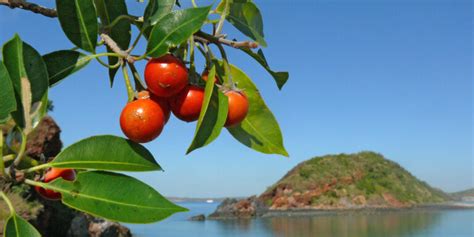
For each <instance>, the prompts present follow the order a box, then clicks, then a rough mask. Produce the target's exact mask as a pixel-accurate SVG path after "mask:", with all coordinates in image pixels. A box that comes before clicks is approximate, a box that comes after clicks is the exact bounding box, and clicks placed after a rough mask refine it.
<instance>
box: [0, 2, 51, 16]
mask: <svg viewBox="0 0 474 237" xmlns="http://www.w3.org/2000/svg"><path fill="white" fill-rule="evenodd" d="M0 5H3V6H7V7H10V8H12V9H13V8H20V9H23V10H26V11H31V12H34V13H37V14H41V15H43V16H47V17H51V18H55V17H58V12H57V11H56V9H52V8H47V7H43V6H40V5H38V4H35V3H30V2H26V1H24V0H0Z"/></svg>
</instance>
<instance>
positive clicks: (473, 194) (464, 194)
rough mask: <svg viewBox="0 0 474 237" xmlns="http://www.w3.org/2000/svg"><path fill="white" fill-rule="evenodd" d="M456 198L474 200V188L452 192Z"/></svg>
mask: <svg viewBox="0 0 474 237" xmlns="http://www.w3.org/2000/svg"><path fill="white" fill-rule="evenodd" d="M450 195H451V197H453V198H454V199H455V200H474V188H471V189H467V190H464V191H460V192H455V193H450Z"/></svg>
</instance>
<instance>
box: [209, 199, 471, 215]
mask: <svg viewBox="0 0 474 237" xmlns="http://www.w3.org/2000/svg"><path fill="white" fill-rule="evenodd" d="M452 209H459V210H463V209H474V204H469V203H462V202H446V203H436V204H421V205H413V206H403V207H391V206H363V207H356V208H353V207H352V208H288V209H271V208H269V207H267V206H265V205H264V203H263V202H262V201H261V200H259V199H258V198H257V197H256V196H252V197H249V198H245V199H235V198H228V199H225V200H224V201H223V202H222V203H221V204H220V205H219V206H218V207H217V209H216V211H215V212H214V213H212V214H210V215H209V216H208V217H207V219H210V220H228V219H251V218H268V217H282V216H285V217H289V216H295V217H301V216H318V215H348V214H366V213H379V212H398V211H417V212H419V211H437V210H452Z"/></svg>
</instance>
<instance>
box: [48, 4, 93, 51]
mask: <svg viewBox="0 0 474 237" xmlns="http://www.w3.org/2000/svg"><path fill="white" fill-rule="evenodd" d="M56 8H57V11H58V19H59V23H60V24H61V28H62V29H63V31H64V33H65V34H66V36H67V38H68V39H69V40H70V41H71V42H72V43H73V44H75V45H76V46H77V47H79V48H81V49H84V50H86V51H89V52H94V51H95V47H96V45H97V33H98V30H99V26H98V24H97V14H96V10H95V6H94V2H93V0H67V1H64V0H56Z"/></svg>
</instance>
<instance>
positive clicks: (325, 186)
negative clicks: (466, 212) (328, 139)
mask: <svg viewBox="0 0 474 237" xmlns="http://www.w3.org/2000/svg"><path fill="white" fill-rule="evenodd" d="M452 200H453V198H452V197H451V196H450V195H448V194H446V193H445V192H443V191H441V190H439V189H436V188H433V187H431V186H430V185H428V184H427V183H425V182H423V181H420V180H419V179H417V178H416V177H415V176H413V175H412V174H411V173H410V172H408V171H407V170H405V169H404V168H402V167H401V166H400V165H399V164H397V163H395V162H393V161H390V160H388V159H385V158H384V157H383V156H382V155H381V154H378V153H375V152H360V153H356V154H338V155H326V156H322V157H315V158H312V159H310V160H307V161H305V162H302V163H300V164H298V165H297V166H296V167H294V168H293V169H291V170H290V171H289V172H288V173H287V174H286V175H285V176H283V177H282V178H281V179H280V180H279V181H278V182H276V183H275V184H273V185H272V186H271V187H269V188H268V189H267V190H266V191H265V192H263V193H262V194H260V195H259V196H252V197H249V198H245V199H227V200H224V201H223V202H222V203H221V205H220V206H219V207H218V208H217V210H216V211H215V212H214V213H212V214H211V215H210V216H209V218H210V219H226V218H251V217H258V216H271V215H280V214H285V215H286V214H291V215H294V214H298V213H300V214H308V213H309V214H314V213H317V212H328V211H332V212H335V211H347V210H393V209H401V208H422V207H424V208H426V207H433V206H434V207H452V205H448V202H449V201H452Z"/></svg>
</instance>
